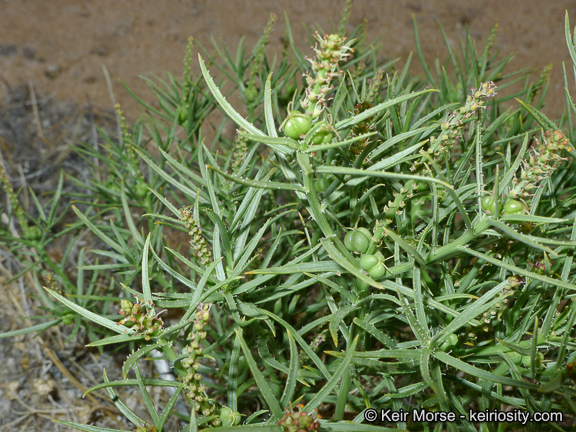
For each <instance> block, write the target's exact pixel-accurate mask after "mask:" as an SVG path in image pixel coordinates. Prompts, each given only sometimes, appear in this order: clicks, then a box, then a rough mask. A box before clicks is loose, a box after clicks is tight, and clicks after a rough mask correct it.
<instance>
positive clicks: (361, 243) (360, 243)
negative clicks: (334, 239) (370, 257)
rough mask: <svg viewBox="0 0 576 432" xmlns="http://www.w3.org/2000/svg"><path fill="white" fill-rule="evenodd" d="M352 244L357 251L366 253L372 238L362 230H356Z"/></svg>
mask: <svg viewBox="0 0 576 432" xmlns="http://www.w3.org/2000/svg"><path fill="white" fill-rule="evenodd" d="M352 246H353V247H354V250H355V251H356V252H360V253H365V252H366V251H367V250H368V247H369V246H370V239H369V238H368V237H366V235H365V234H363V233H362V232H360V231H356V232H355V233H354V235H353V236H352Z"/></svg>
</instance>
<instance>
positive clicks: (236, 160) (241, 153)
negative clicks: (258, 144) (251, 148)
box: [232, 131, 248, 175]
mask: <svg viewBox="0 0 576 432" xmlns="http://www.w3.org/2000/svg"><path fill="white" fill-rule="evenodd" d="M233 150H234V156H233V159H232V174H233V175H236V174H238V173H239V172H240V167H241V166H242V163H243V162H244V159H246V155H247V154H248V140H247V139H246V138H245V137H244V136H243V135H242V134H241V133H240V131H236V139H235V140H234V149H233Z"/></svg>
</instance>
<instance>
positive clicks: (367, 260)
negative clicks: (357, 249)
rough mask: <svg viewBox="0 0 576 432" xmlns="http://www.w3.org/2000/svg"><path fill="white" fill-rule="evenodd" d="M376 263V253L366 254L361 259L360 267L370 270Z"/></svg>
mask: <svg viewBox="0 0 576 432" xmlns="http://www.w3.org/2000/svg"><path fill="white" fill-rule="evenodd" d="M376 264H378V258H376V257H375V256H374V255H364V256H363V257H362V258H361V259H360V267H362V268H363V269H364V270H366V271H368V270H370V269H371V268H372V267H374V266H375V265H376Z"/></svg>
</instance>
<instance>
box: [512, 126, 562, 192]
mask: <svg viewBox="0 0 576 432" xmlns="http://www.w3.org/2000/svg"><path fill="white" fill-rule="evenodd" d="M542 141H543V142H540V141H538V140H536V145H535V146H532V148H531V151H530V152H529V156H528V158H527V159H524V160H523V161H522V168H521V173H520V178H519V179H518V178H517V177H516V176H514V187H513V188H512V190H511V191H510V194H509V196H511V197H512V198H516V197H517V196H521V197H528V196H531V195H532V191H534V189H536V187H537V186H538V183H540V182H542V180H545V179H546V178H548V177H550V176H551V175H552V173H553V172H554V171H555V170H556V168H558V164H559V163H561V162H562V161H564V160H568V158H563V157H561V156H560V152H561V151H562V150H564V149H565V148H567V147H569V142H568V139H567V138H565V137H564V135H563V134H562V132H559V131H554V132H552V131H546V132H545V133H544V136H543V137H542ZM569 150H570V148H569Z"/></svg>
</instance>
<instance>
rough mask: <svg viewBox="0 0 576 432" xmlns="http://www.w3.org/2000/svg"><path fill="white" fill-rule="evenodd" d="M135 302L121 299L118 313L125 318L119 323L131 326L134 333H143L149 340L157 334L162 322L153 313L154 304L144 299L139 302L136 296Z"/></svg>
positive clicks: (162, 325) (162, 324)
mask: <svg viewBox="0 0 576 432" xmlns="http://www.w3.org/2000/svg"><path fill="white" fill-rule="evenodd" d="M135 297H136V303H135V304H134V303H132V302H131V301H129V300H122V301H121V302H120V314H121V315H124V316H125V318H124V319H122V320H121V321H120V324H122V325H125V326H126V327H132V328H133V329H134V330H136V332H135V333H134V334H135V335H145V337H144V339H145V340H146V341H149V340H150V339H152V338H153V337H155V336H158V335H159V334H160V332H161V331H162V328H163V327H164V322H163V321H162V319H160V318H159V317H158V315H160V314H158V315H154V305H153V304H150V305H148V304H146V303H144V301H142V302H140V301H139V300H138V296H135Z"/></svg>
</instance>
